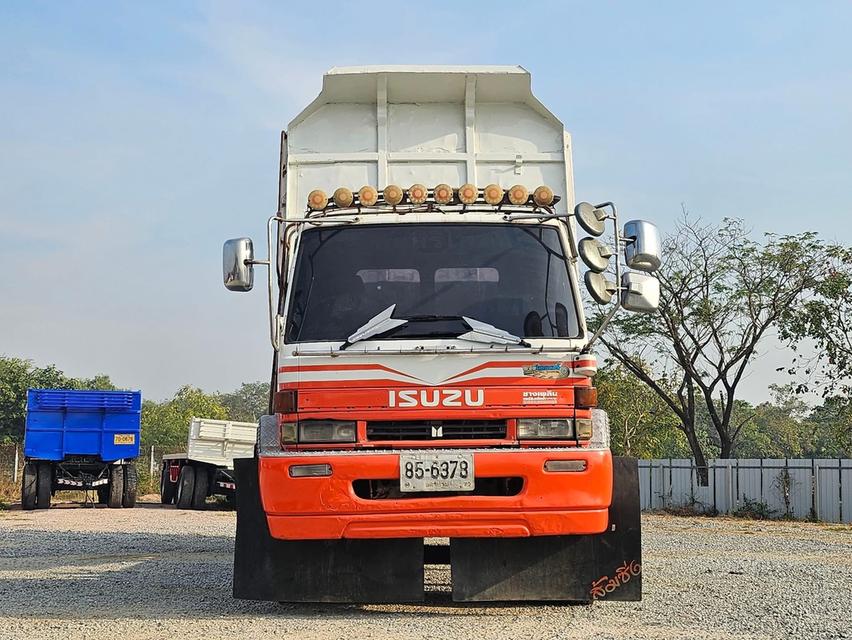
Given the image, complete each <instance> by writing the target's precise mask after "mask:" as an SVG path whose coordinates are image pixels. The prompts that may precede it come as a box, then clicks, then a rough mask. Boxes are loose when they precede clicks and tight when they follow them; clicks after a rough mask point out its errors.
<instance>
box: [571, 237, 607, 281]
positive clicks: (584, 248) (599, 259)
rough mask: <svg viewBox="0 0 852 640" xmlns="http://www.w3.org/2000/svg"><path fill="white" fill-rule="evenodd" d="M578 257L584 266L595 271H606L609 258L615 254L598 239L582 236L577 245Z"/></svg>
mask: <svg viewBox="0 0 852 640" xmlns="http://www.w3.org/2000/svg"><path fill="white" fill-rule="evenodd" d="M579 250H580V258H582V260H583V262H584V263H585V264H586V266H587V267H588V268H589V269H591V270H592V271H594V272H595V273H601V272H603V271H606V268H607V267H608V266H609V259H610V258H611V257H612V256H614V255H615V251H613V250H612V247H608V246H606V245H605V244H604V243H603V242H601V241H600V240H595V239H594V238H583V239H582V240H580V245H579Z"/></svg>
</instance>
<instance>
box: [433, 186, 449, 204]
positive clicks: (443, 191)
mask: <svg viewBox="0 0 852 640" xmlns="http://www.w3.org/2000/svg"><path fill="white" fill-rule="evenodd" d="M434 194H435V202H436V203H438V204H450V203H451V202H452V201H453V188H452V187H451V186H450V185H448V184H439V185H438V186H437V187H435V190H434Z"/></svg>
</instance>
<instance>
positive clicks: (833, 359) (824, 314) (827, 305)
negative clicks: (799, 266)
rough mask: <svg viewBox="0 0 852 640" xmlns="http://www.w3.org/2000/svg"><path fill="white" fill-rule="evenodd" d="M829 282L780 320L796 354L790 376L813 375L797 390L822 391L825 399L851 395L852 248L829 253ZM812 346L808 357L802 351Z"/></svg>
mask: <svg viewBox="0 0 852 640" xmlns="http://www.w3.org/2000/svg"><path fill="white" fill-rule="evenodd" d="M820 258H822V259H824V260H826V261H827V263H828V264H827V268H826V273H825V277H824V279H823V280H822V281H820V282H817V283H816V286H815V287H814V289H813V291H812V292H811V295H810V296H808V298H807V299H806V300H804V301H803V303H802V304H801V305H796V306H790V307H789V308H788V309H786V310H785V312H784V314H783V315H782V316H781V323H780V329H781V331H780V333H781V336H782V337H783V338H785V339H787V340H789V341H790V342H792V347H793V349H794V351H796V358H795V360H794V363H793V364H794V366H792V367H790V369H789V372H790V373H791V374H797V373H799V371H800V370H801V369H804V370H805V373H806V374H810V375H808V376H807V378H805V379H804V380H803V381H801V382H800V383H799V384H798V387H797V390H798V391H800V392H805V391H808V390H810V389H811V388H812V387H821V388H822V393H823V396H824V397H826V396H830V395H832V394H835V393H842V394H846V395H849V394H850V392H852V248H845V247H837V246H835V247H831V248H830V249H829V250H828V251H827V252H826V253H825V255H824V256H817V257H815V259H820ZM803 341H807V342H808V352H807V353H805V354H803V353H801V352H800V351H799V350H798V346H799V344H800V343H801V342H803Z"/></svg>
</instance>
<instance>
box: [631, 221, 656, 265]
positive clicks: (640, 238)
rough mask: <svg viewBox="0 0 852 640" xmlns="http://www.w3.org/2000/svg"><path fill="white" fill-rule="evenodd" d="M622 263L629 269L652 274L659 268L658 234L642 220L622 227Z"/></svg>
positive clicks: (650, 225)
mask: <svg viewBox="0 0 852 640" xmlns="http://www.w3.org/2000/svg"><path fill="white" fill-rule="evenodd" d="M623 238H624V240H626V241H627V244H626V245H625V247H624V261H625V263H626V264H627V266H628V267H630V268H631V269H636V270H638V271H645V272H647V273H653V272H654V271H656V270H657V269H659V268H660V263H661V261H660V232H659V231H657V227H656V226H655V225H653V224H651V223H650V222H645V221H644V220H631V221H630V222H627V223H625V225H624V233H623Z"/></svg>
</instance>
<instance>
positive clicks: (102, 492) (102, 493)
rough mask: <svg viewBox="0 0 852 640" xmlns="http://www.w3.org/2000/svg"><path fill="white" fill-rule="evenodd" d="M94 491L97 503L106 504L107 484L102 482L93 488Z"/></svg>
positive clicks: (107, 498) (107, 497) (107, 496)
mask: <svg viewBox="0 0 852 640" xmlns="http://www.w3.org/2000/svg"><path fill="white" fill-rule="evenodd" d="M95 493H97V494H98V504H106V503H107V501H108V500H109V485H108V484H104V485H101V486H99V487H98V488H97V489H95Z"/></svg>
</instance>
